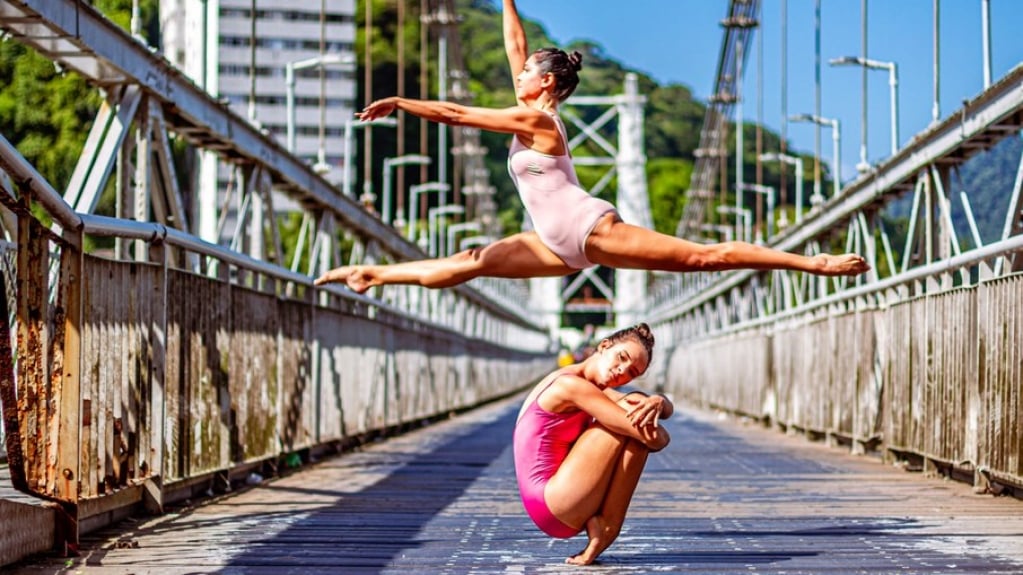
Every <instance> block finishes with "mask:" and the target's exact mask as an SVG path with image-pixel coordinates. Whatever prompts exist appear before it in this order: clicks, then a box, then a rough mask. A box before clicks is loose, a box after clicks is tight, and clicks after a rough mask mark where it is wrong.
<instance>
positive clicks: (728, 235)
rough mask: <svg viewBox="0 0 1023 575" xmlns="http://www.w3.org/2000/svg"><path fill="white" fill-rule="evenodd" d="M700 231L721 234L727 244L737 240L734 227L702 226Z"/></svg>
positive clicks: (721, 225)
mask: <svg viewBox="0 0 1023 575" xmlns="http://www.w3.org/2000/svg"><path fill="white" fill-rule="evenodd" d="M700 231H703V232H714V233H718V234H721V235H723V236H724V237H725V241H726V242H730V241H732V240H734V239H735V230H733V229H732V226H727V225H724V224H700Z"/></svg>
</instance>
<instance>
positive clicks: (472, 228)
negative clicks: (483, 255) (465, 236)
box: [444, 222, 482, 255]
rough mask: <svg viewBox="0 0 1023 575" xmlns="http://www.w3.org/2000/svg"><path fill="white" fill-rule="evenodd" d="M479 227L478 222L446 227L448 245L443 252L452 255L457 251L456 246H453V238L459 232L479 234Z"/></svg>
mask: <svg viewBox="0 0 1023 575" xmlns="http://www.w3.org/2000/svg"><path fill="white" fill-rule="evenodd" d="M481 229H482V228H481V226H480V223H479V222H463V223H460V224H451V225H450V226H448V243H447V247H446V249H445V250H444V251H445V253H447V254H449V255H450V254H452V253H455V252H457V251H458V246H457V245H456V244H455V236H456V235H457V234H459V233H461V232H476V233H477V234H478V233H480V230H481Z"/></svg>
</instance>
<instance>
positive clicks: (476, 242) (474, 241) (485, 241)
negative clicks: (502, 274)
mask: <svg viewBox="0 0 1023 575" xmlns="http://www.w3.org/2000/svg"><path fill="white" fill-rule="evenodd" d="M494 241H497V239H496V238H494V236H492V235H470V236H469V237H463V238H462V240H461V246H460V248H461V249H462V250H464V249H465V248H474V247H476V246H489V245H491V244H493V242H494Z"/></svg>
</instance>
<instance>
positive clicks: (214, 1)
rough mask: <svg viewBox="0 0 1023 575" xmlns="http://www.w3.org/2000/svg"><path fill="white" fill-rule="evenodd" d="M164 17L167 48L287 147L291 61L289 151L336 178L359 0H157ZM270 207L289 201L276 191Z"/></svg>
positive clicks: (199, 80) (351, 87) (348, 113)
mask: <svg viewBox="0 0 1023 575" xmlns="http://www.w3.org/2000/svg"><path fill="white" fill-rule="evenodd" d="M160 22H161V28H162V37H163V51H164V54H165V55H166V57H167V58H168V59H169V60H170V61H171V62H172V63H174V64H175V65H177V66H178V67H179V68H180V69H182V70H183V71H184V72H185V73H186V74H187V75H189V76H190V77H191V78H192V79H193V80H195V82H196V84H198V85H200V86H202V87H204V88H205V89H206V90H207V91H208V92H209V93H210V94H212V95H214V96H216V97H218V98H221V99H223V100H225V101H227V102H229V104H230V106H231V108H232V109H234V110H235V111H236V112H238V113H239V114H240V115H242V116H244V117H248V118H250V119H251V120H252V121H253V122H254V123H255V124H256V125H257V126H259V127H260V129H262V130H264V131H265V132H267V133H269V134H272V135H273V136H274V137H275V138H277V140H278V141H279V142H280V143H281V145H283V146H288V145H289V142H288V140H289V138H288V127H289V107H288V92H289V83H288V78H287V68H288V67H289V64H290V65H291V67H292V68H293V69H294V83H293V102H294V113H293V118H294V126H293V129H294V152H295V154H296V155H297V156H299V157H301V158H303V159H305V160H306V161H308V162H309V163H310V164H311V165H315V166H316V167H317V169H318V170H320V171H321V173H323V174H324V177H325V178H327V180H328V181H331V182H334V183H337V184H340V182H341V180H342V173H343V169H344V162H345V159H344V150H345V144H344V133H345V122H346V121H349V120H350V119H351V118H352V117H353V113H354V100H355V93H356V92H355V91H356V81H355V33H356V30H355V0H320V1H319V2H295V1H294V0H162V1H161V2H160ZM224 173H225V171H224V169H223V168H221V169H220V170H219V174H220V175H219V177H218V179H219V180H221V182H222V181H223V180H224V179H225V175H224ZM221 187H222V186H221ZM275 208H276V209H277V210H278V211H281V210H282V209H287V205H286V202H283V201H281V202H280V203H278V201H277V200H276V198H275ZM203 235H209V234H208V233H207V234H203Z"/></svg>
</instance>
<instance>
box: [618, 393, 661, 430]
mask: <svg viewBox="0 0 1023 575" xmlns="http://www.w3.org/2000/svg"><path fill="white" fill-rule="evenodd" d="M626 401H628V402H629V403H630V404H632V408H631V409H629V411H628V412H627V413H626V416H627V417H628V418H629V421H630V422H631V423H632V425H633V426H635V427H637V428H642V427H657V420H658V418H660V417H661V409H662V408H663V406H664V398H663V397H662V396H660V395H652V396H650V397H642V398H636V399H633V397H632V396H629V398H628V399H627V400H626Z"/></svg>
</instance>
